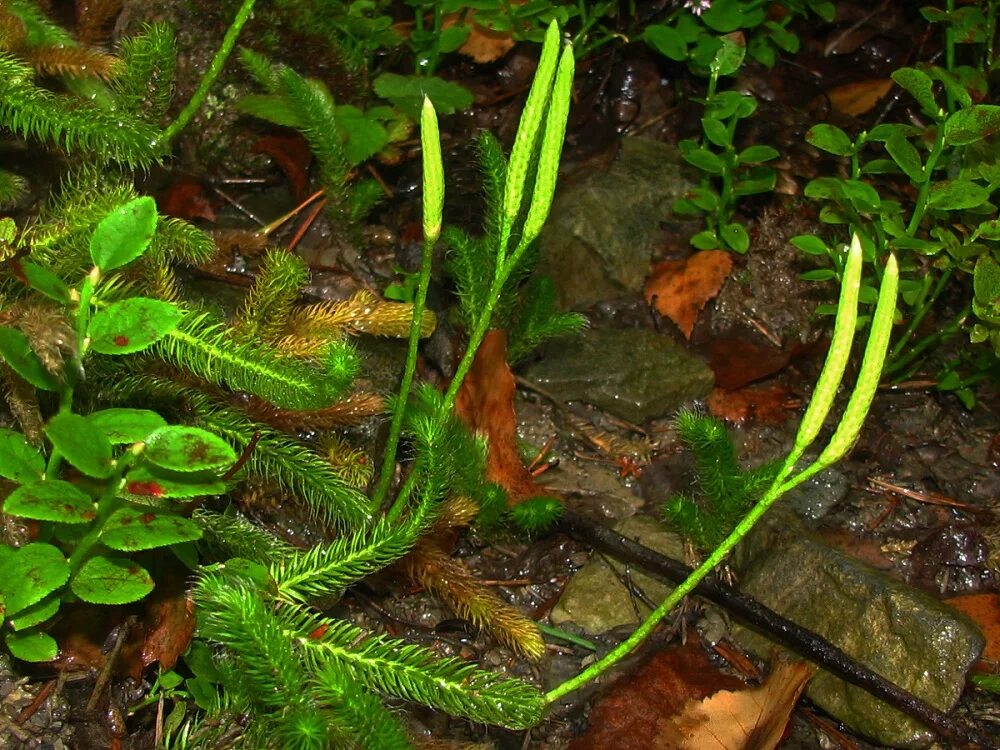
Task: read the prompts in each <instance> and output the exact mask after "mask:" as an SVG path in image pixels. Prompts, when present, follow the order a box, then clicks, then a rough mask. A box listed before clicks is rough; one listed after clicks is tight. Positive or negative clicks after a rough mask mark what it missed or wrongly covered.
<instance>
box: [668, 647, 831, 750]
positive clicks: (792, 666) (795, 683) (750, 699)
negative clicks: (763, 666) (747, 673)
mask: <svg viewBox="0 0 1000 750" xmlns="http://www.w3.org/2000/svg"><path fill="white" fill-rule="evenodd" d="M812 675H813V668H812V667H811V666H810V665H809V664H808V663H806V662H804V661H796V662H792V661H785V660H781V659H779V660H777V661H776V662H775V664H774V665H773V667H772V669H771V673H770V674H769V675H768V676H767V678H766V679H765V680H764V682H763V684H761V685H760V686H759V687H755V688H751V689H749V690H736V691H733V690H720V691H719V692H718V693H715V694H714V695H712V696H711V697H709V698H705V699H704V700H702V701H691V702H689V703H688V704H687V705H686V706H685V707H684V709H683V710H682V711H681V713H680V714H679V715H678V716H675V717H674V718H673V721H672V723H671V724H672V726H671V727H670V728H671V729H673V730H674V732H672V733H671V732H669V731H668V732H667V733H666V734H665V736H663V737H660V738H657V742H656V743H655V746H656V747H657V748H658V749H660V750H773V748H775V747H777V746H778V743H779V742H781V740H782V739H783V737H784V734H785V727H786V726H787V725H788V719H789V717H790V716H791V714H792V709H794V708H795V704H796V703H797V702H798V700H799V695H801V694H802V690H803V689H804V688H805V686H806V682H808V681H809V678H810V677H812ZM671 735H672V736H671Z"/></svg>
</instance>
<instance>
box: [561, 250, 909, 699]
mask: <svg viewBox="0 0 1000 750" xmlns="http://www.w3.org/2000/svg"><path fill="white" fill-rule="evenodd" d="M860 254H861V250H860V243H859V242H858V240H857V237H855V239H854V242H853V243H852V257H851V258H850V259H849V263H848V265H849V266H851V272H850V273H849V274H847V273H845V276H844V283H843V286H842V288H841V303H840V308H839V310H838V321H837V324H836V328H837V331H836V332H835V333H834V340H835V344H836V345H833V346H831V348H830V352H829V354H828V355H827V360H826V364H825V365H824V367H823V372H822V373H821V375H820V378H819V381H818V382H817V386H816V392H815V395H814V398H813V402H812V403H810V406H809V409H807V411H806V416H805V417H803V420H802V424H801V425H800V427H799V433H798V435H797V436H796V440H795V446H796V447H795V448H794V449H793V451H792V453H791V454H790V455H789V457H788V459H787V460H786V461H785V464H784V466H783V467H782V471H781V472H779V474H778V476H777V477H776V478H775V480H774V482H773V483H772V484H771V486H770V488H769V489H768V490H767V492H766V493H765V494H764V496H763V497H762V498H761V499H760V500H759V501H758V502H757V504H756V505H754V507H753V508H752V509H751V510H750V512H749V513H747V515H746V517H745V518H744V519H743V520H742V521H741V522H740V523H739V524H738V525H737V526H736V528H735V529H734V530H733V531H732V533H731V534H730V535H729V536H728V537H726V539H725V540H723V542H722V543H721V544H720V545H719V546H718V547H716V548H715V549H714V550H713V551H712V553H711V554H710V555H709V556H708V558H707V559H706V560H705V562H703V563H702V564H701V565H699V566H698V568H697V569H696V570H694V571H693V572H692V573H691V575H689V576H688V577H687V579H685V580H684V582H683V583H681V584H680V585H679V586H678V587H677V588H676V589H674V590H673V591H672V592H671V593H670V595H669V596H668V597H667V598H666V599H665V600H664V601H663V603H662V604H660V606H659V607H657V608H656V609H655V610H654V611H653V612H652V613H651V614H650V615H649V616H648V617H647V618H646V619H645V621H643V623H642V624H641V625H640V626H639V627H638V628H636V630H635V631H634V632H633V633H632V635H630V636H629V637H628V638H627V639H625V640H624V641H623V642H622V643H621V644H619V645H618V646H617V647H616V648H614V649H613V650H612V651H611V652H610V653H609V654H607V655H606V656H605V657H604V658H602V659H600V660H599V661H597V662H595V663H594V664H592V665H591V666H590V667H588V668H587V669H585V670H584V671H583V672H581V673H580V674H578V675H576V676H575V677H573V678H571V679H569V680H566V681H565V682H563V683H562V684H561V685H558V686H557V687H556V688H554V689H553V690H550V691H549V692H548V693H547V694H546V695H545V700H546V703H549V704H551V703H553V702H555V701H557V700H559V699H560V698H562V697H563V696H564V695H566V694H567V693H570V692H572V691H574V690H576V689H577V688H579V687H581V686H582V685H584V684H586V683H588V682H590V681H591V680H594V679H596V678H597V677H599V676H600V675H602V674H603V673H604V672H606V671H607V670H608V669H610V668H611V667H612V666H614V665H615V664H616V663H617V662H619V661H620V660H621V659H622V658H624V657H625V656H626V655H627V654H628V653H629V652H630V651H632V649H634V648H635V647H636V646H638V645H639V644H640V643H641V642H642V641H643V640H645V639H646V637H647V636H648V635H649V634H650V633H651V632H652V631H653V629H654V628H655V627H656V626H657V625H658V624H659V623H660V622H661V621H662V620H663V618H664V617H666V615H667V614H669V612H670V611H671V610H672V609H673V608H674V607H675V606H676V605H677V604H678V603H679V602H680V601H681V600H682V599H683V598H684V597H685V596H687V595H688V594H690V593H691V592H692V591H693V590H694V589H695V587H697V585H698V584H699V583H700V582H701V581H702V579H704V578H705V576H707V575H708V574H709V573H710V572H711V571H712V570H713V569H714V568H715V567H716V566H717V565H719V564H720V563H721V562H722V561H723V560H724V559H725V558H726V556H727V555H728V554H729V553H730V552H731V551H732V550H733V548H734V547H735V546H736V545H737V544H738V543H739V542H740V540H742V539H743V537H745V536H746V535H747V534H748V533H749V532H750V530H751V529H752V528H753V527H754V525H755V524H756V523H757V521H759V520H760V519H761V517H762V516H763V515H764V514H765V513H766V512H767V511H768V509H769V508H770V507H771V506H772V505H773V504H774V503H775V502H776V501H777V500H778V498H780V497H781V496H782V495H783V494H784V493H785V492H787V491H788V490H789V489H790V488H791V487H793V486H795V485H797V484H799V483H800V482H802V481H804V480H805V479H806V478H807V477H809V476H812V474H815V473H816V472H817V471H820V470H821V469H822V468H825V467H826V466H829V465H830V464H832V463H833V462H835V461H837V460H839V459H840V458H841V457H842V456H843V455H844V454H845V453H846V452H847V451H848V450H849V449H850V447H851V445H853V443H854V441H855V440H856V439H857V436H858V433H859V431H860V429H861V425H862V423H863V421H864V418H865V416H866V415H867V413H868V410H869V408H870V407H871V400H872V397H873V396H874V394H875V390H876V388H877V387H878V382H879V378H880V375H881V372H882V365H883V363H884V361H885V352H886V349H887V347H888V343H889V333H890V331H891V328H892V318H893V312H894V311H895V308H896V292H897V288H898V281H899V269H898V267H897V265H896V259H895V257H893V256H889V261H888V263H887V265H886V269H885V273H884V274H883V282H882V286H881V288H880V289H879V300H878V303H877V305H876V309H875V314H874V317H873V319H872V326H871V334H870V337H869V339H868V344H867V346H866V347H865V354H864V358H863V360H862V364H861V373H860V375H859V376H858V383H857V384H856V386H855V388H854V391H853V393H852V394H851V398H850V400H849V401H848V405H847V407H846V408H845V410H844V415H843V417H842V418H841V421H840V424H839V425H838V427H837V429H836V431H835V432H834V435H833V437H832V438H831V440H830V443H829V444H828V445H827V447H826V449H825V450H824V451H823V452H822V453H821V454H820V457H819V458H818V459H817V460H816V461H815V462H814V463H813V464H812V465H811V466H809V467H808V468H807V469H806V470H804V471H802V472H800V473H799V474H798V475H796V476H795V477H793V478H792V479H790V480H787V481H786V477H787V476H788V474H789V472H790V471H791V468H790V467H794V464H795V461H796V460H797V457H798V456H801V451H803V450H805V447H807V446H808V444H809V443H810V442H811V437H810V436H812V437H815V435H816V434H817V433H818V431H819V427H820V426H822V422H823V418H824V417H825V416H826V412H827V410H828V409H829V403H828V399H829V400H830V401H832V395H833V394H834V393H835V392H836V390H837V388H838V386H839V384H840V380H841V377H842V375H843V370H842V369H841V368H842V366H843V365H844V364H845V361H844V355H845V350H844V349H843V347H842V346H840V344H843V338H844V334H843V333H840V341H838V340H837V339H838V333H839V332H841V331H846V330H849V332H850V333H849V336H848V340H847V347H846V351H847V352H849V350H850V339H851V338H853V333H854V331H853V326H850V327H848V326H846V325H844V323H846V322H848V321H849V319H850V318H851V317H852V316H856V315H857V289H856V288H854V289H851V288H849V283H850V284H853V283H854V279H855V274H854V270H855V268H858V269H859V268H860ZM849 279H850V282H849ZM841 316H846V318H847V319H846V320H845V319H841ZM838 371H839V372H838ZM817 418H818V423H817Z"/></svg>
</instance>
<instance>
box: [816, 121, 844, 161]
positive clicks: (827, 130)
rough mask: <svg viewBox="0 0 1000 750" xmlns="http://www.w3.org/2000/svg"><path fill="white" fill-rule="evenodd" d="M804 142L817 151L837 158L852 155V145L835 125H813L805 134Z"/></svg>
mask: <svg viewBox="0 0 1000 750" xmlns="http://www.w3.org/2000/svg"><path fill="white" fill-rule="evenodd" d="M806 140H807V141H809V143H811V144H812V145H814V146H815V147H816V148H818V149H822V150H823V151H827V152H829V153H831V154H836V155H837V156H850V155H851V154H853V153H854V144H853V143H852V142H851V139H850V138H848V137H847V133H845V132H844V131H843V130H841V129H840V128H838V127H837V126H836V125H827V124H826V123H820V124H819V125H813V126H812V127H811V128H809V130H808V131H807V132H806Z"/></svg>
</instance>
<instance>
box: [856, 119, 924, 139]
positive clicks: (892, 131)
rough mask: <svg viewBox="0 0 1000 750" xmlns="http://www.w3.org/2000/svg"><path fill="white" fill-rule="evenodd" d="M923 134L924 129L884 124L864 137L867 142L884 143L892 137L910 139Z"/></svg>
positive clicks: (899, 124) (896, 123)
mask: <svg viewBox="0 0 1000 750" xmlns="http://www.w3.org/2000/svg"><path fill="white" fill-rule="evenodd" d="M923 132H925V128H918V127H915V126H913V125H904V124H902V123H899V122H884V123H882V124H881V125H876V126H875V127H874V128H872V129H871V130H870V131H868V135H867V136H866V140H868V141H877V142H884V141H887V140H889V139H890V138H891V137H892V136H893V135H899V136H902V137H903V138H912V137H913V136H917V135H920V134H922V133H923Z"/></svg>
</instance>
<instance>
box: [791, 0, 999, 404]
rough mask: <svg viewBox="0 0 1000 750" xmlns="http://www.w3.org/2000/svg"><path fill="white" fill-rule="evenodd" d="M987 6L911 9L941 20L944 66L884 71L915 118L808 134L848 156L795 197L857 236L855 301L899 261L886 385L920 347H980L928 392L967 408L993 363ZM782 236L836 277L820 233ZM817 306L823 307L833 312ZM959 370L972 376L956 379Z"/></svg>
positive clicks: (993, 182)
mask: <svg viewBox="0 0 1000 750" xmlns="http://www.w3.org/2000/svg"><path fill="white" fill-rule="evenodd" d="M987 5H988V13H987V16H988V17H989V18H991V19H992V20H991V21H988V20H987V18H986V17H984V14H983V12H982V10H981V9H980V8H979V7H977V6H976V5H969V6H965V7H962V8H959V9H956V8H955V7H954V3H952V2H948V3H947V4H946V7H945V8H944V9H938V8H932V7H927V8H923V9H922V10H921V14H922V15H923V16H924V17H925V18H926V19H927V20H928V21H930V22H932V23H937V24H940V25H941V27H942V31H943V33H942V36H943V41H944V60H943V65H936V64H923V63H921V64H919V65H917V66H916V67H905V68H900V69H899V70H897V71H895V72H894V73H893V74H892V78H893V80H894V81H895V82H896V84H897V85H899V86H900V88H902V89H903V90H904V91H905V92H907V93H908V94H909V95H910V96H911V97H912V99H913V101H914V102H915V103H916V105H917V107H918V108H919V112H920V117H921V118H922V121H921V119H915V120H914V121H912V122H908V123H883V124H880V125H877V126H875V127H874V128H872V129H871V130H870V131H862V132H861V133H859V134H858V135H857V136H856V137H854V138H853V139H852V138H851V137H850V136H849V135H848V134H847V133H845V132H844V131H843V130H842V129H840V128H838V127H836V126H834V125H828V124H819V125H815V126H814V127H813V128H811V129H810V130H809V132H808V133H807V134H806V139H807V140H808V141H809V142H810V143H812V144H813V145H814V146H816V147H817V148H820V149H822V150H823V151H826V152H828V153H831V154H835V155H837V156H840V157H843V158H846V159H849V164H850V168H849V173H848V176H847V177H846V178H836V177H819V178H817V179H814V180H812V181H811V182H810V183H809V184H808V185H807V186H806V189H805V195H806V196H807V197H810V198H814V199H816V200H819V201H821V202H822V203H823V206H822V208H821V210H820V220H821V221H823V222H825V223H827V224H830V225H833V226H844V227H846V229H847V231H849V232H851V233H855V234H857V235H859V236H860V238H861V241H862V246H863V247H864V249H865V260H866V262H868V263H870V264H874V266H870V269H871V270H869V271H868V272H867V273H866V274H865V278H864V281H863V284H862V290H861V300H862V303H864V304H866V305H871V304H874V302H875V297H876V293H875V289H876V287H877V285H878V281H879V274H878V271H877V270H876V269H877V266H878V264H879V263H881V262H882V260H883V259H884V258H885V257H886V256H887V254H888V253H890V252H895V253H896V254H897V256H898V257H899V259H900V273H901V276H902V278H901V281H900V301H901V305H900V310H899V311H898V315H899V316H900V317H901V318H902V319H903V320H905V322H906V325H905V326H904V329H903V331H902V333H901V334H900V336H899V338H898V339H897V340H896V342H895V343H894V344H893V346H892V348H891V350H890V352H889V362H888V364H887V366H886V374H887V375H888V376H890V377H891V378H892V379H893V380H894V381H896V382H899V381H901V380H905V379H908V378H910V377H911V376H912V375H913V374H914V373H915V372H916V370H917V369H918V368H920V367H921V366H922V365H923V364H924V362H925V361H926V357H927V355H928V354H929V353H931V352H934V351H935V350H938V349H939V348H940V346H941V345H942V344H943V343H944V342H946V341H948V340H949V339H951V338H954V337H955V336H957V335H958V334H960V333H965V334H966V335H967V336H968V338H969V340H970V341H971V342H972V343H987V344H988V345H989V347H990V348H991V349H992V352H993V356H992V357H990V356H986V357H983V356H981V355H980V354H978V353H975V352H970V351H960V352H959V353H958V354H957V355H955V358H954V359H953V360H951V361H945V362H942V363H940V365H939V367H940V370H939V373H938V388H940V389H941V390H948V391H953V392H954V393H955V394H956V395H957V396H958V397H959V398H960V399H961V400H962V401H963V403H964V404H965V405H966V406H967V407H971V406H972V405H974V403H975V396H974V394H973V391H972V390H971V386H972V385H973V384H974V383H975V382H977V381H978V380H981V379H983V378H985V377H988V376H989V373H990V372H991V371H994V370H995V369H996V367H997V364H998V362H1000V360H998V359H997V357H1000V348H998V345H1000V333H998V331H997V325H998V322H1000V307H998V306H997V302H996V300H997V295H998V293H1000V281H998V276H1000V274H998V273H997V270H998V269H1000V264H998V261H1000V244H998V242H1000V221H998V218H997V208H996V206H995V205H994V203H993V202H992V200H991V197H992V194H993V193H994V191H995V190H996V189H997V187H1000V160H998V152H997V150H996V148H995V145H994V144H993V143H992V136H993V135H994V134H995V133H996V132H997V131H998V130H1000V107H997V106H995V105H991V104H982V103H980V102H981V101H982V100H983V99H984V97H985V96H986V92H987V81H986V77H985V76H984V73H983V72H982V71H984V70H987V69H989V68H990V66H992V65H993V42H992V40H993V36H994V35H995V24H996V15H995V7H994V6H995V4H994V3H988V4H987ZM987 31H988V33H987ZM963 45H964V48H963V49H964V50H965V51H966V52H967V54H966V57H967V58H968V57H970V55H971V56H973V57H976V56H977V55H974V54H973V52H974V50H975V49H976V48H977V47H978V48H980V49H981V54H980V55H978V58H979V59H978V60H977V62H980V63H981V67H975V66H972V65H966V64H959V59H958V52H959V51H960V49H959V48H960V47H963ZM872 177H879V178H880V179H881V180H882V181H883V182H886V181H889V182H890V185H891V180H893V179H894V178H895V179H896V180H898V181H899V182H900V183H901V189H900V190H898V191H897V192H896V194H895V195H885V193H886V192H887V191H886V190H885V189H883V190H882V191H881V192H879V191H878V190H876V189H875V187H874V186H873V185H872V184H871V178H872ZM792 242H793V243H794V244H795V245H796V246H797V247H798V248H799V249H800V250H802V251H803V252H805V253H808V254H811V255H817V256H826V257H827V258H828V259H829V260H830V261H831V265H832V266H833V268H832V269H818V270H815V271H810V272H808V273H807V274H806V278H808V279H813V280H817V281H822V280H826V279H830V278H835V277H837V276H839V275H840V274H841V273H842V271H843V268H842V265H843V263H842V261H841V260H840V259H839V256H838V253H836V252H835V251H833V250H831V249H830V246H828V245H827V244H826V243H825V242H824V241H823V240H822V239H820V238H818V237H813V236H803V237H798V238H795V239H793V240H792ZM963 280H964V282H965V283H966V286H967V287H970V288H969V290H968V291H967V292H966V294H967V296H968V302H967V304H966V305H965V306H963V307H962V308H961V309H960V310H959V312H958V313H957V314H955V315H954V316H953V317H952V318H951V319H950V320H947V321H943V322H939V323H938V324H937V325H935V326H934V330H933V331H931V332H930V333H926V334H924V335H923V336H922V337H920V335H921V333H922V329H923V328H924V325H923V324H924V323H925V321H926V320H927V319H928V315H929V314H930V313H931V311H932V310H933V308H934V307H935V305H936V303H937V302H938V300H939V299H940V298H941V297H942V295H943V294H944V293H945V291H946V290H947V289H949V288H953V287H954V286H956V283H962V282H963ZM970 282H971V283H970ZM819 311H820V312H821V313H827V314H829V313H830V312H832V308H831V307H830V306H829V305H827V306H821V308H820V310H819ZM865 319H866V318H865V317H863V318H862V321H864V320H865ZM968 369H971V370H972V374H971V375H962V374H960V371H961V370H968Z"/></svg>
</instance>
